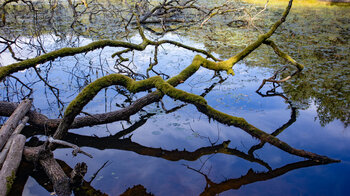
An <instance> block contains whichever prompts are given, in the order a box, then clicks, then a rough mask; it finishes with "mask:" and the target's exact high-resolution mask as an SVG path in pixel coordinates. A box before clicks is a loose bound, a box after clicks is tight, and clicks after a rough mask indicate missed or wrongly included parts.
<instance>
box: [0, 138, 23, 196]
mask: <svg viewBox="0 0 350 196" xmlns="http://www.w3.org/2000/svg"><path fill="white" fill-rule="evenodd" d="M25 142H26V137H25V136H24V135H21V134H18V135H16V136H15V138H14V139H13V142H12V144H11V147H10V151H9V153H8V155H7V158H6V160H5V162H4V165H3V166H2V168H1V171H0V196H5V195H6V194H7V193H8V192H9V191H10V190H11V187H12V184H13V182H14V179H15V177H16V172H17V169H18V166H19V164H20V162H21V160H22V152H23V148H24V144H25Z"/></svg>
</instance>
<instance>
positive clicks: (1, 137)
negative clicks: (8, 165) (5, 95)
mask: <svg viewBox="0 0 350 196" xmlns="http://www.w3.org/2000/svg"><path fill="white" fill-rule="evenodd" d="M31 105H32V101H31V100H29V99H25V100H23V101H22V102H21V103H20V104H19V105H18V107H17V108H16V110H15V111H14V112H13V114H12V115H11V116H10V118H9V119H7V121H6V122H5V124H4V125H3V126H2V127H1V129H0V150H1V149H2V148H3V147H4V145H5V144H6V142H7V140H8V139H9V138H10V136H11V135H12V133H13V131H14V129H15V128H16V127H17V124H18V122H19V121H20V120H21V119H22V118H23V117H24V116H25V115H26V113H27V112H28V111H29V109H30V107H31Z"/></svg>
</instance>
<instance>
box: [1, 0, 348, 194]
mask: <svg viewBox="0 0 350 196" xmlns="http://www.w3.org/2000/svg"><path fill="white" fill-rule="evenodd" d="M276 10H277V11H279V12H278V13H276V14H275V11H276ZM276 10H275V9H272V8H271V10H268V11H270V12H267V13H266V15H264V16H263V18H262V19H265V20H259V21H256V25H258V26H259V27H260V28H261V29H262V30H266V26H265V25H269V24H271V23H272V21H274V19H276V18H278V16H279V13H280V10H279V8H276ZM349 13H350V8H349V7H330V6H321V7H312V6H311V7H310V6H301V5H299V6H296V8H295V9H293V11H292V13H291V14H290V15H289V16H288V20H287V22H286V23H285V24H284V25H283V26H282V27H281V29H280V30H279V31H278V32H277V33H276V35H275V36H274V37H273V40H275V41H276V42H277V43H278V44H279V45H281V48H282V49H283V50H285V51H287V52H288V53H289V54H291V55H292V56H293V57H294V58H295V59H296V60H297V61H299V62H301V63H303V64H305V66H306V68H305V70H303V72H302V73H301V74H299V75H297V76H296V77H295V78H293V79H292V80H290V81H288V82H287V83H285V84H283V85H282V86H281V87H279V88H277V89H276V92H275V93H274V94H273V96H272V94H270V95H271V96H262V95H259V94H258V93H256V92H255V90H256V89H257V88H258V87H259V85H260V84H261V81H262V79H264V78H268V77H270V76H271V75H272V74H273V73H274V71H275V70H277V69H278V68H279V67H281V66H283V65H284V64H285V62H283V61H281V59H279V58H277V57H276V55H275V54H273V52H271V50H270V49H269V48H267V47H266V46H262V47H261V48H259V49H258V50H257V51H255V52H254V53H253V54H251V56H249V57H248V58H247V59H245V60H244V61H242V62H240V63H238V64H237V65H235V67H234V71H235V76H233V77H232V76H229V77H227V75H225V74H223V75H222V77H223V78H224V79H225V80H224V81H221V80H220V79H219V78H218V77H216V78H213V79H212V76H213V73H212V72H211V71H208V70H206V69H204V68H201V69H200V70H199V71H198V72H197V73H196V74H195V75H194V76H192V77H191V78H189V79H188V80H187V81H186V82H185V83H183V84H181V85H179V86H178V88H179V89H182V90H186V91H189V92H191V93H195V94H202V93H203V92H205V91H206V89H208V88H209V87H211V86H212V87H213V88H212V89H211V90H210V92H209V93H208V94H207V95H206V96H205V98H206V100H207V101H208V104H209V105H211V106H212V107H214V108H215V109H217V110H220V111H222V112H225V113H227V114H230V115H233V116H239V117H243V118H245V119H246V120H247V121H248V122H249V123H251V124H253V125H254V126H256V127H258V128H259V129H261V130H264V131H266V132H268V133H272V132H275V131H278V130H281V129H282V128H283V129H284V130H283V131H281V133H280V134H279V135H278V138H279V139H280V140H282V141H285V142H287V143H288V144H289V145H291V146H292V147H294V148H297V149H304V150H307V151H311V152H314V153H317V154H321V155H326V156H328V157H331V158H334V159H340V160H341V162H340V163H333V164H328V165H314V164H312V163H310V162H309V161H306V160H304V159H303V158H300V157H296V156H293V155H290V154H288V153H286V152H284V151H281V150H280V149H277V148H276V147H274V146H271V145H270V144H265V145H264V146H263V147H262V148H261V149H257V150H255V151H254V157H253V156H249V155H248V152H249V151H250V150H252V147H253V146H255V145H257V144H259V143H260V142H259V141H258V140H256V139H254V138H252V137H251V136H250V135H248V134H246V133H245V132H243V131H242V130H240V129H238V128H235V127H227V126H225V125H222V124H220V123H217V122H215V121H212V120H209V119H208V118H207V117H206V116H205V115H203V114H201V113H199V112H198V111H197V110H196V108H195V107H194V106H191V105H186V106H183V107H181V108H180V109H178V110H176V111H174V112H170V113H167V112H165V110H164V109H163V108H162V107H161V105H160V104H152V105H149V106H147V107H146V108H144V111H142V112H139V113H138V114H136V115H134V116H132V118H131V120H130V121H131V124H130V123H128V122H125V121H122V122H115V123H110V124H107V125H99V126H94V127H84V128H80V129H76V130H71V131H70V133H71V134H69V135H68V138H66V139H67V140H73V141H75V142H76V143H77V144H78V145H81V146H83V149H84V150H85V151H87V152H89V153H91V154H92V155H93V156H94V158H93V159H90V158H88V157H86V156H83V155H78V156H77V157H72V155H71V150H69V149H58V150H56V151H55V157H56V158H57V159H60V160H63V161H65V162H66V163H67V164H68V165H69V166H70V167H72V168H73V167H74V165H75V164H76V163H77V162H82V161H84V162H85V163H87V165H88V173H87V174H86V176H85V180H86V181H90V180H91V178H93V181H92V182H91V186H92V187H93V188H94V189H96V190H100V191H101V192H103V193H106V194H108V195H119V194H121V193H123V192H124V191H125V190H126V189H127V188H129V187H133V186H134V185H139V184H140V185H142V186H144V187H145V188H146V189H147V192H151V193H153V194H155V195H199V194H203V195H205V193H206V191H205V188H206V186H207V185H208V184H209V185H210V187H212V188H213V189H215V188H217V189H215V190H216V193H217V194H220V195H349V194H350V187H349V185H348V184H349V181H350V175H349V174H350V154H349V153H348V152H350V129H349V128H348V127H347V125H348V124H349V116H350V107H349V102H350V76H349V74H350V66H349V65H350V58H349V49H350V42H349V40H350V39H349V37H350V21H349V20H350V15H349ZM269 14H270V15H269ZM213 20H218V21H220V22H213V23H212V24H210V25H209V24H208V25H207V26H205V27H204V28H202V29H198V28H196V27H193V28H191V29H187V30H180V31H179V32H177V33H169V34H166V35H165V37H164V38H166V39H171V40H176V41H181V42H183V43H185V44H187V45H191V46H196V47H198V48H203V49H206V50H210V51H211V52H213V53H215V54H216V55H217V56H218V57H220V58H222V59H225V58H228V57H229V56H231V55H232V54H235V52H237V51H239V50H240V49H242V48H243V47H244V45H245V44H246V43H249V41H251V40H254V39H255V38H256V35H257V34H258V32H257V31H256V30H254V29H253V28H248V27H232V26H228V25H227V21H230V19H229V18H218V19H213ZM22 28H23V27H22ZM13 29H16V28H13ZM20 29H21V28H18V30H20ZM108 30H109V29H107V30H106V34H105V35H104V36H107V37H108V38H110V36H111V35H109V34H108V33H110V32H109V31H108ZM5 31H10V30H9V29H6V30H5V29H2V32H3V33H4V32H5ZM68 32H69V31H68ZM85 33H86V32H85ZM63 34H64V35H65V36H64V39H63V38H62V37H60V36H59V35H60V33H59V35H57V34H56V35H54V34H50V33H44V34H43V35H40V36H39V37H37V38H36V39H30V38H29V36H22V37H20V39H21V40H23V42H27V43H28V42H30V43H33V45H39V44H38V43H39V42H40V41H41V42H42V43H43V46H44V47H45V49H46V50H47V51H51V50H53V49H57V48H60V47H63V46H78V45H85V44H87V43H89V42H91V41H92V40H94V39H96V37H99V36H101V35H98V34H94V35H90V36H88V35H86V34H80V35H79V34H78V33H76V32H75V33H74V32H73V33H72V34H69V33H67V32H66V31H64V30H62V32H61V35H63ZM147 36H154V35H152V34H151V33H147ZM38 38H40V39H38ZM103 38H105V37H103ZM209 38H210V39H209ZM131 41H132V42H134V43H139V42H140V38H139V37H138V36H136V35H135V36H134V35H133V36H131ZM23 48H24V50H22V51H21V54H22V56H26V55H27V54H30V55H32V56H35V55H36V53H35V50H34V48H35V47H33V46H32V47H30V46H28V45H26V44H23V47H22V49H23ZM115 51H116V49H114V48H105V49H103V50H97V51H94V52H90V53H87V54H82V55H76V56H75V57H66V58H62V59H59V60H57V61H54V62H52V64H45V65H40V69H41V70H42V71H43V72H42V73H43V75H44V74H45V73H46V71H48V70H50V71H49V72H48V77H49V78H50V80H49V81H50V82H51V84H52V85H54V86H56V87H58V88H60V89H61V91H60V95H61V99H62V100H63V102H64V103H68V102H69V101H70V100H72V99H73V98H74V96H76V95H77V93H78V92H79V89H81V88H82V87H83V86H84V85H86V83H89V82H90V81H94V80H95V79H96V78H98V77H101V76H102V75H106V74H108V73H112V72H113V71H115V69H113V65H114V60H113V59H112V58H110V56H111V54H113V53H114V52H115ZM194 55H195V53H192V52H189V51H187V50H185V49H180V48H177V47H174V46H169V45H166V46H164V47H163V48H161V49H160V50H159V56H158V61H159V62H160V63H159V64H158V65H157V67H156V69H157V71H161V72H163V73H167V74H169V75H170V76H173V75H176V74H177V73H179V72H180V71H181V70H182V69H184V68H185V67H186V66H188V65H189V64H190V63H191V61H192V59H193V57H194ZM152 56H153V48H151V47H148V48H147V50H146V51H143V52H134V53H130V54H129V53H128V54H127V55H125V57H129V58H130V59H133V62H132V63H130V64H128V66H130V67H132V68H133V69H135V70H137V72H139V73H145V70H146V69H147V67H148V64H149V59H150V58H151V57H152ZM11 61H12V60H11V57H10V54H8V53H3V54H2V55H1V64H2V65H7V64H9V63H10V62H11ZM101 68H103V71H102V69H101ZM15 76H17V77H19V78H23V79H24V80H25V81H26V82H28V83H30V84H31V88H33V89H34V93H33V95H32V96H33V98H34V103H33V105H35V107H36V109H37V110H38V111H40V112H41V113H43V114H45V115H47V116H49V117H51V118H56V117H57V116H58V115H59V111H60V110H59V109H57V101H56V99H55V97H54V96H53V94H52V93H51V92H50V91H49V90H48V89H47V88H46V89H44V88H42V85H43V83H41V82H37V81H38V78H37V77H36V76H35V73H34V71H33V70H28V71H27V72H21V73H17V74H15ZM11 84H12V85H11V87H12V88H14V89H16V86H15V85H14V84H15V82H13V83H11ZM272 88H273V87H272V85H270V84H269V85H267V86H265V87H264V88H263V89H262V90H261V92H262V93H263V94H265V93H266V92H267V91H268V90H271V89H272ZM7 92H8V89H6V88H5V87H4V84H2V86H1V96H2V97H3V98H2V99H4V100H7V99H9V100H14V101H16V100H17V99H18V98H20V97H21V95H18V94H16V93H9V94H8V93H7ZM142 95H144V94H142V93H141V94H136V95H129V96H130V97H131V99H132V100H136V98H137V97H141V96H142ZM125 99H126V97H125V96H122V95H120V94H119V95H118V93H117V92H116V90H115V88H109V89H107V90H105V91H101V92H100V93H99V94H98V95H97V97H96V98H95V99H94V100H93V102H91V103H89V104H88V105H87V106H86V107H85V108H84V112H88V113H103V112H106V111H114V110H116V109H117V108H118V107H117V106H118V105H119V106H120V105H121V104H123V103H124V100H125ZM163 103H164V106H165V108H166V109H167V110H170V109H171V108H173V107H176V106H180V105H182V104H183V103H181V102H180V101H174V100H172V99H170V98H168V97H165V98H164V99H163ZM128 127H130V129H132V130H133V131H132V132H130V133H128V134H126V135H124V136H123V137H122V138H117V137H115V136H114V135H115V134H117V133H118V132H119V131H121V130H124V129H127V128H128ZM86 136H89V137H86ZM113 136H114V137H113ZM39 139H41V140H44V139H45V137H43V136H39ZM227 141H230V142H229V144H228V149H229V150H228V151H229V152H228V151H222V150H221V151H220V150H217V149H216V148H215V146H218V145H221V144H223V143H224V144H227V143H228V142H227ZM203 147H208V148H207V150H206V151H205V153H204V154H203V155H202V156H200V155H198V154H196V150H197V151H198V149H200V148H203ZM184 149H185V150H186V151H187V152H192V153H187V154H186V155H184V153H182V154H181V151H183V150H184ZM101 168H102V169H101ZM96 172H98V173H97V174H96ZM94 174H95V175H94ZM19 175H20V174H19ZM37 180H38V179H34V177H29V179H28V181H27V182H26V184H25V188H24V190H23V195H49V194H50V192H49V191H48V190H46V189H45V188H44V187H42V186H41V185H39V183H38V182H37ZM207 192H208V191H207Z"/></svg>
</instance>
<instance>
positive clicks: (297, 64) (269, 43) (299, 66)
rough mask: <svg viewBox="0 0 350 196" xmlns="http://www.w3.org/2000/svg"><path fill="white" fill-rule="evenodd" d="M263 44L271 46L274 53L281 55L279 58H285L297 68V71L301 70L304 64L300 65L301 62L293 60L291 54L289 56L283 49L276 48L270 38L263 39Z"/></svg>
mask: <svg viewBox="0 0 350 196" xmlns="http://www.w3.org/2000/svg"><path fill="white" fill-rule="evenodd" d="M264 44H266V45H269V46H271V48H272V49H273V50H274V51H275V53H276V54H277V55H278V56H279V57H281V58H283V59H285V60H286V61H288V62H290V63H291V64H292V65H294V66H295V67H296V68H297V69H298V71H301V70H303V69H304V65H302V64H300V63H298V62H296V61H295V60H294V59H293V58H292V57H291V56H289V55H288V54H287V53H284V52H283V51H281V50H280V49H279V48H278V46H277V45H276V44H275V42H273V41H272V40H265V41H264Z"/></svg>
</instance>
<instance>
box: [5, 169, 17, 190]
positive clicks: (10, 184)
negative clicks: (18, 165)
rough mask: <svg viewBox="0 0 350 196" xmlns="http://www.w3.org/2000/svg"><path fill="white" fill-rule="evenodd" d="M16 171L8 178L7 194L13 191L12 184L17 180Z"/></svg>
mask: <svg viewBox="0 0 350 196" xmlns="http://www.w3.org/2000/svg"><path fill="white" fill-rule="evenodd" d="M15 179H16V173H15V171H12V173H11V176H8V177H7V178H6V195H7V194H8V193H9V192H10V191H11V188H12V185H13V183H14V182H15Z"/></svg>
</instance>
